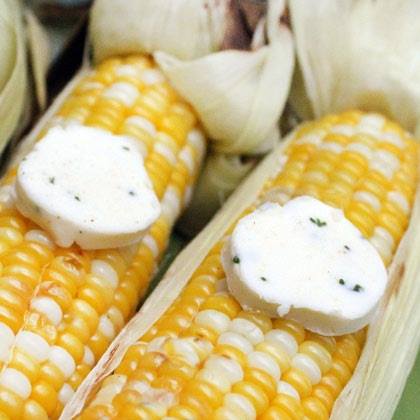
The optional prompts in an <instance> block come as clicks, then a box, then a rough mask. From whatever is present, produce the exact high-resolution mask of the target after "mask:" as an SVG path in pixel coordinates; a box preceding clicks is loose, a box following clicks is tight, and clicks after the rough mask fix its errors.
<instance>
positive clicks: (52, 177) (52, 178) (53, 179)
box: [48, 176, 55, 184]
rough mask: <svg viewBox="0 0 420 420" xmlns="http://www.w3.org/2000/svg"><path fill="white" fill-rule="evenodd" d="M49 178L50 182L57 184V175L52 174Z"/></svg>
mask: <svg viewBox="0 0 420 420" xmlns="http://www.w3.org/2000/svg"><path fill="white" fill-rule="evenodd" d="M48 180H49V181H50V184H55V176H50V177H49V178H48Z"/></svg>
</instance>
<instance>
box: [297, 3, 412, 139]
mask: <svg viewBox="0 0 420 420" xmlns="http://www.w3.org/2000/svg"><path fill="white" fill-rule="evenodd" d="M289 5H290V13H291V18H292V25H293V32H294V36H295V42H296V50H297V55H298V60H299V67H300V71H301V73H302V74H301V76H303V77H301V78H300V80H297V83H296V84H295V87H294V89H293V90H292V98H291V99H292V103H294V105H295V107H296V108H297V110H298V111H301V114H302V115H303V116H305V117H311V116H315V117H320V116H322V115H325V114H327V113H330V112H337V111H339V110H343V109H349V108H359V109H364V110H373V111H379V112H382V113H383V114H386V115H388V116H390V117H392V118H393V119H395V120H397V121H399V122H400V124H401V125H403V126H404V127H405V128H406V129H408V130H410V131H414V130H415V128H416V126H417V124H418V121H419V116H420V113H419V109H420V107H419V105H420V58H419V55H418V47H419V39H420V29H419V26H418V24H417V22H418V20H419V17H420V8H419V3H418V1H416V0H403V1H401V0H388V1H370V0H361V1H357V2H356V1H352V0H342V1H334V0H320V1H316V2H308V1H305V0H291V1H290V2H289ZM302 85H303V86H302ZM302 90H304V91H305V92H306V95H307V97H308V98H309V106H310V109H309V110H305V109H303V107H302ZM308 111H309V112H308ZM308 114H309V115H308Z"/></svg>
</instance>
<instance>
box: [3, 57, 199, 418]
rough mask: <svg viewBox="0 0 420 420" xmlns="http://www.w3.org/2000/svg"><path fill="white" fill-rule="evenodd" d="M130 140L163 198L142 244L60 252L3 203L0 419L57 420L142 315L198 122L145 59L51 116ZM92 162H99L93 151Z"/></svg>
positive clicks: (78, 92)
mask: <svg viewBox="0 0 420 420" xmlns="http://www.w3.org/2000/svg"><path fill="white" fill-rule="evenodd" d="M55 124H84V125H88V126H93V127H99V128H102V129H104V130H108V131H110V132H112V133H114V134H123V135H127V136H131V137H133V138H135V139H137V140H138V143H139V145H140V146H142V150H143V154H144V159H145V166H146V169H147V171H148V174H149V176H150V178H151V180H152V183H153V186H154V188H155V190H156V193H157V195H158V197H159V199H160V200H161V204H162V214H161V216H160V218H159V219H158V220H157V221H156V222H155V223H154V224H153V225H152V226H151V228H150V230H149V232H148V234H147V235H146V236H145V237H144V239H143V240H142V241H141V243H140V244H139V245H136V246H134V247H129V248H127V249H110V250H101V251H89V252H87V251H83V250H82V249H80V248H78V247H76V246H73V247H71V248H67V249H63V248H57V247H55V245H54V244H53V243H52V241H51V240H50V239H49V237H48V236H47V234H46V233H45V232H43V231H42V230H40V229H39V228H38V227H37V226H35V225H34V224H33V223H31V222H30V221H29V220H27V219H25V218H24V217H23V216H21V215H20V214H19V213H18V212H17V210H16V209H14V208H13V203H11V202H10V200H9V198H10V196H9V194H8V193H9V190H10V188H11V187H10V184H11V183H12V182H13V180H14V177H15V173H16V169H11V170H10V171H9V173H8V174H7V176H6V177H5V179H4V183H3V184H4V185H3V187H2V196H1V197H2V200H3V201H2V205H1V208H0V263H1V281H0V332H1V339H0V360H1V366H0V367H1V372H0V418H2V419H3V418H4V419H6V418H10V419H18V418H22V419H33V420H35V419H47V418H56V417H58V416H59V414H60V412H61V411H62V408H63V405H64V404H65V403H66V402H67V401H68V399H69V398H70V397H71V396H72V394H73V393H74V391H75V389H76V388H77V387H78V385H79V384H80V383H81V381H82V380H83V379H84V377H85V376H86V375H87V373H88V372H89V371H90V370H91V368H92V366H93V365H94V364H95V362H96V361H97V360H98V358H99V357H100V356H101V355H102V353H103V352H104V351H105V349H106V348H107V347H108V345H109V343H110V342H111V341H112V339H113V338H114V337H115V336H116V334H117V333H118V332H119V330H120V329H121V328H122V327H123V326H124V324H125V323H126V322H127V320H128V319H129V317H130V316H131V315H132V314H133V312H134V311H135V309H136V307H137V305H138V302H139V299H140V297H141V296H142V295H143V294H144V292H145V290H146V289H147V287H148V285H149V280H150V279H151V277H152V275H153V273H154V271H155V269H156V265H157V263H158V261H159V258H160V257H161V255H162V253H163V251H164V250H165V246H166V244H167V242H168V239H169V235H170V230H171V227H172V225H173V223H174V220H175V218H176V217H177V215H178V213H179V211H180V209H181V207H182V206H183V205H184V203H185V201H186V200H188V196H189V193H190V189H191V185H192V182H193V180H194V178H195V175H196V172H197V169H198V166H199V163H200V159H201V156H202V154H203V147H204V137H203V136H202V134H201V132H200V130H199V129H198V127H197V121H196V118H195V116H194V114H193V112H192V110H191V109H190V108H189V106H188V105H186V104H185V103H184V102H182V101H181V100H180V99H179V98H178V97H177V95H176V93H175V92H174V91H173V90H172V89H171V87H170V86H169V85H168V83H167V82H166V81H165V79H164V77H163V76H162V74H161V73H160V72H159V71H158V70H157V69H156V68H155V67H154V64H153V61H152V60H151V59H150V58H148V57H146V56H131V57H126V58H121V59H120V58H117V59H110V60H107V61H105V62H103V63H102V64H100V65H99V66H98V67H97V68H96V69H95V70H93V71H92V72H91V74H90V75H89V76H88V77H87V78H85V79H83V80H82V81H81V82H80V83H79V85H78V86H77V87H76V88H75V90H74V92H73V93H72V94H71V95H70V97H69V98H68V99H67V100H66V101H65V103H64V105H63V106H62V107H61V109H60V110H59V111H58V114H57V117H56V118H54V120H53V121H51V124H50V125H55ZM92 158H94V157H93V156H92Z"/></svg>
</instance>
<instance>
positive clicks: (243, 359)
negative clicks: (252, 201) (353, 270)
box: [80, 111, 418, 420]
mask: <svg viewBox="0 0 420 420" xmlns="http://www.w3.org/2000/svg"><path fill="white" fill-rule="evenodd" d="M280 160H281V162H280V163H281V164H282V165H283V167H282V169H280V170H279V171H278V173H277V174H276V175H275V176H274V177H273V178H272V179H271V180H270V181H269V182H268V183H267V184H266V186H265V187H264V189H263V191H261V194H260V199H259V201H258V203H259V202H261V201H278V202H280V203H285V202H286V201H287V200H289V199H290V198H293V197H295V196H299V195H311V196H314V197H316V198H318V199H320V200H322V201H323V202H325V203H327V204H330V205H332V206H334V207H339V208H342V209H343V210H344V212H345V214H346V216H347V218H348V219H349V220H350V221H351V222H353V224H354V225H355V226H357V227H358V228H359V230H360V231H361V232H362V234H363V235H364V237H366V238H367V239H368V240H369V241H370V242H371V243H372V244H373V245H374V247H375V248H376V249H377V250H378V252H379V254H380V255H381V257H382V259H383V261H384V263H385V264H386V265H389V263H390V262H391V260H392V258H393V255H394V254H395V250H396V248H397V246H398V244H399V242H400V240H401V237H402V235H403V234H404V232H405V231H406V229H407V226H408V223H409V220H410V213H411V209H412V206H413V201H414V197H415V193H416V184H417V169H416V167H417V163H418V147H417V145H416V143H415V142H414V140H413V139H412V137H411V136H410V135H408V134H407V133H406V132H404V131H403V130H402V129H401V128H400V127H399V126H398V125H396V124H394V123H393V122H391V121H388V120H386V119H385V118H383V117H382V116H380V115H374V114H364V113H361V112H358V111H352V112H347V113H344V114H341V115H332V116H327V117H325V118H323V119H322V120H320V121H318V122H315V123H309V124H307V125H305V126H303V127H302V128H300V129H298V130H297V132H296V133H295V135H294V136H293V139H292V141H291V142H290V143H289V145H288V147H287V148H286V151H285V154H284V156H282V158H281V159H280ZM256 204H257V203H256ZM254 208H255V206H253V207H251V208H250V209H248V211H247V212H249V211H252V210H253V209H254ZM247 212H246V213H247ZM226 234H229V231H228V232H226ZM223 246H224V240H222V241H221V242H219V243H218V244H217V245H216V246H215V247H214V248H213V249H212V250H211V251H210V252H209V254H208V255H207V257H206V258H205V259H204V260H203V261H202V263H201V264H200V266H199V268H198V269H197V270H196V271H195V272H194V274H193V275H192V276H191V278H190V279H189V281H188V283H187V285H186V287H185V288H184V289H183V291H182V293H181V294H180V296H179V297H178V298H177V299H176V300H175V302H174V303H173V304H172V306H171V307H170V309H169V310H168V311H167V312H166V313H165V314H164V315H163V316H162V317H161V318H160V319H159V320H158V321H157V322H156V323H155V324H154V325H153V326H152V327H151V328H150V329H149V330H148V332H147V333H146V334H145V335H143V336H142V337H140V339H139V340H138V342H137V343H136V344H133V345H132V346H130V347H129V348H128V349H127V351H126V353H125V356H124V358H123V360H122V361H121V363H120V364H119V365H118V366H117V368H116V369H115V372H114V373H113V374H111V375H110V376H108V377H106V379H105V380H103V382H102V383H101V387H100V388H99V390H98V391H97V392H96V393H95V392H94V393H93V395H91V396H90V399H89V400H88V402H87V405H86V407H85V408H84V410H83V411H82V413H81V415H80V418H81V419H83V420H88V419H99V418H104V417H106V418H110V419H114V418H115V419H117V418H130V419H146V418H147V419H154V418H156V419H157V418H163V417H165V418H171V419H172V418H173V419H199V418H214V419H220V420H221V419H248V418H249V419H254V418H261V419H267V420H268V419H270V420H273V419H327V418H328V417H329V415H330V412H331V410H332V407H333V405H334V402H335V401H336V399H337V397H338V396H339V394H340V392H341V390H342V389H343V388H344V386H345V385H346V384H347V383H348V381H349V380H350V378H351V377H352V374H353V371H354V369H355V367H356V365H357V362H358V360H359V357H360V353H361V351H362V349H363V345H364V341H365V334H366V331H365V330H362V331H359V332H357V333H354V334H348V335H344V336H340V337H324V336H321V335H317V334H314V333H311V332H308V331H306V330H305V329H304V328H303V327H302V326H300V325H299V324H298V323H296V322H293V321H289V320H285V319H281V318H280V319H270V318H269V317H266V316H264V315H261V314H258V313H253V312H250V311H245V310H242V309H241V307H240V306H239V304H238V303H237V302H236V300H235V298H234V296H232V295H230V294H229V293H228V292H227V290H226V284H225V279H224V277H225V274H224V272H223V268H222V264H221V260H220V252H221V249H222V248H223ZM384 351H386V350H385V349H384Z"/></svg>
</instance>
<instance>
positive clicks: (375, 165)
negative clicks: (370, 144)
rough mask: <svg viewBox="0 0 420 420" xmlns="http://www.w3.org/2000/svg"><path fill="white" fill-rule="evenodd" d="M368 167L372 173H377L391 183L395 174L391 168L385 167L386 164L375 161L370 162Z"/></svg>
mask: <svg viewBox="0 0 420 420" xmlns="http://www.w3.org/2000/svg"><path fill="white" fill-rule="evenodd" d="M369 167H370V169H371V170H372V171H376V172H379V173H380V174H381V175H383V176H384V177H385V178H386V179H388V180H389V181H391V179H392V178H393V176H394V172H395V171H394V169H393V168H392V167H391V166H389V165H387V164H386V163H384V162H381V161H380V160H377V161H375V160H372V161H371V162H370V165H369Z"/></svg>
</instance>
